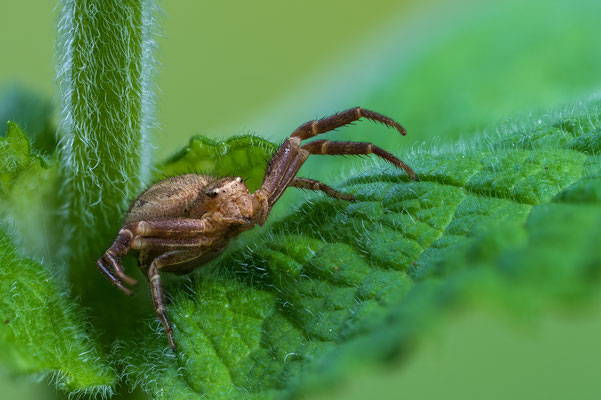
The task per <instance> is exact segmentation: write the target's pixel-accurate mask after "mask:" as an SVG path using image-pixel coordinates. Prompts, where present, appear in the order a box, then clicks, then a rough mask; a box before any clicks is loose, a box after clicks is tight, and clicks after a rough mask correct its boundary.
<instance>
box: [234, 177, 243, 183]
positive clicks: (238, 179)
mask: <svg viewBox="0 0 601 400" xmlns="http://www.w3.org/2000/svg"><path fill="white" fill-rule="evenodd" d="M236 182H238V183H242V182H244V179H242V178H240V177H238V178H236Z"/></svg>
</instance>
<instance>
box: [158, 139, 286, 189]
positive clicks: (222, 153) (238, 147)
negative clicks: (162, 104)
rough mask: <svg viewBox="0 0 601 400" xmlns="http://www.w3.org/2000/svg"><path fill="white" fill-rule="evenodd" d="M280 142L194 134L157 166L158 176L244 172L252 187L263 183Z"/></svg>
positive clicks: (227, 174) (249, 185) (236, 174)
mask: <svg viewBox="0 0 601 400" xmlns="http://www.w3.org/2000/svg"><path fill="white" fill-rule="evenodd" d="M276 149H277V146H276V145H275V144H273V143H271V142H269V141H267V140H265V139H262V138H260V137H257V136H253V135H240V136H233V137H231V138H229V139H227V140H224V141H216V140H212V139H209V138H207V137H204V136H194V137H192V138H191V139H190V143H189V144H188V146H186V147H184V148H183V149H182V150H181V151H180V152H179V153H177V154H176V155H175V156H173V157H171V158H170V159H169V160H167V161H166V162H165V163H162V164H160V165H159V166H158V167H157V170H158V173H157V176H158V177H161V178H164V177H166V176H175V175H183V174H186V173H190V172H194V173H208V174H212V175H215V176H242V177H243V178H244V179H245V182H246V184H247V186H248V187H249V189H250V190H251V191H254V190H256V189H258V188H259V186H261V181H262V180H263V175H264V173H265V167H266V166H267V162H268V161H269V158H270V157H271V155H272V154H273V153H274V152H275V150H276Z"/></svg>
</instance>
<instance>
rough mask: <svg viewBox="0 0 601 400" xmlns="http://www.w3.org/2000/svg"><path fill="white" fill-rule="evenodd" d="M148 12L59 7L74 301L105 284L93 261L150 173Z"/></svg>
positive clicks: (136, 1) (126, 3) (146, 8)
mask: <svg viewBox="0 0 601 400" xmlns="http://www.w3.org/2000/svg"><path fill="white" fill-rule="evenodd" d="M154 7H155V4H154V1H153V0H63V13H62V16H61V19H60V21H59V27H58V34H59V46H58V56H59V67H58V79H59V82H60V85H61V91H62V102H63V113H62V120H61V126H60V129H59V130H60V132H61V135H62V137H61V173H62V179H63V187H62V193H61V194H62V197H63V199H64V209H63V211H64V212H63V217H64V218H63V223H64V226H63V231H64V234H65V235H66V236H65V243H66V246H65V247H64V248H63V253H64V254H63V255H64V256H65V259H66V260H67V262H68V264H69V265H70V267H71V276H72V281H73V284H74V285H75V292H76V293H77V294H80V295H82V294H84V293H85V295H86V296H88V295H89V296H93V295H92V294H89V291H90V289H91V288H94V287H95V286H98V285H101V286H102V285H104V284H105V283H106V282H102V283H101V281H100V279H99V277H97V276H96V275H97V274H96V271H95V268H94V261H95V258H97V257H98V256H100V255H101V254H102V252H103V251H104V250H105V249H106V247H107V246H108V244H110V240H111V237H112V236H113V237H114V235H115V234H116V232H117V230H118V226H119V224H120V222H121V217H122V214H123V212H124V210H125V209H126V207H127V205H128V202H129V201H131V199H132V198H133V197H135V196H136V195H137V194H138V193H139V191H140V190H141V188H142V185H143V184H144V183H145V177H146V175H147V174H148V172H149V162H148V160H149V159H150V154H149V150H150V149H149V145H148V139H147V136H148V133H147V131H148V128H149V126H150V114H151V113H150V109H151V105H152V101H151V100H152V95H151V81H150V76H151V72H152V65H153V59H152V49H153V48H154V42H153V38H152V36H153V30H154V19H153V11H154ZM121 300H122V299H121ZM84 303H88V304H89V305H92V306H93V303H94V302H93V301H92V303H90V301H89V299H86V298H84Z"/></svg>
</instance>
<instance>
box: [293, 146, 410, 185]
mask: <svg viewBox="0 0 601 400" xmlns="http://www.w3.org/2000/svg"><path fill="white" fill-rule="evenodd" d="M301 149H302V150H306V151H308V152H309V153H310V154H323V155H336V156H338V155H361V154H375V155H376V156H378V157H380V158H383V159H384V160H386V161H388V162H389V163H391V164H392V165H394V166H395V167H398V168H402V169H404V170H405V172H406V173H407V175H409V178H411V180H414V181H417V175H415V172H413V170H412V169H411V168H409V166H408V165H407V164H405V163H404V162H402V161H401V160H399V159H398V158H397V157H395V156H393V155H392V154H390V153H389V152H387V151H386V150H384V149H382V148H380V147H378V146H376V145H374V144H371V143H367V142H332V141H330V140H315V141H313V142H311V143H307V144H306V145H304V146H303V147H302V148H301Z"/></svg>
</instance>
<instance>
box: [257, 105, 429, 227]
mask: <svg viewBox="0 0 601 400" xmlns="http://www.w3.org/2000/svg"><path fill="white" fill-rule="evenodd" d="M362 117H364V118H367V119H371V120H373V121H377V122H381V123H382V124H384V125H386V126H389V127H392V128H395V129H396V130H397V131H399V132H400V133H401V134H402V135H405V129H404V128H403V127H402V126H401V125H400V124H399V123H397V122H395V121H394V120H392V119H390V118H388V117H386V116H384V115H382V114H378V113H375V112H373V111H369V110H366V109H364V108H361V107H355V108H351V109H349V110H346V111H343V112H341V113H339V114H335V115H332V116H329V117H326V118H323V119H320V120H315V121H309V122H307V123H304V124H303V125H301V126H299V127H298V128H297V129H296V130H295V131H294V132H293V133H292V135H291V136H290V137H289V138H288V139H287V140H286V141H285V142H284V143H283V144H282V145H281V146H280V147H279V148H278V150H277V151H276V152H275V154H274V155H273V157H272V158H271V160H270V161H269V164H268V165H267V169H266V170H265V177H264V178H263V184H262V185H261V188H260V189H259V190H257V191H256V192H255V193H254V194H253V198H254V207H255V221H256V222H257V223H258V224H259V225H263V224H264V223H265V220H266V219H267V215H268V214H269V212H270V211H271V207H273V205H274V204H275V203H276V202H277V201H278V199H279V198H280V197H281V195H282V194H283V193H284V191H285V190H286V188H287V187H288V186H297V185H295V184H293V182H294V179H295V177H296V173H297V172H298V170H299V169H300V167H301V166H302V165H303V163H304V162H305V161H306V160H307V158H308V157H309V155H310V154H331V155H344V154H348V155H355V154H356V155H358V154H371V153H373V154H375V155H377V156H378V157H380V158H383V159H385V160H386V161H388V162H390V163H392V164H393V165H395V166H396V167H399V168H402V169H403V170H405V172H407V174H408V175H409V177H410V178H411V179H413V180H417V176H416V175H415V173H414V172H413V170H412V169H411V168H409V166H408V165H407V164H405V163H404V162H402V161H401V160H399V159H398V158H397V157H395V156H393V155H392V154H390V153H388V152H387V151H385V150H383V149H381V148H380V147H377V146H375V145H373V144H371V143H354V142H330V141H327V140H317V141H314V142H311V143H309V144H306V145H304V146H302V147H301V142H302V140H305V139H309V138H312V137H314V136H316V135H319V134H321V133H326V132H329V131H332V130H334V129H336V128H340V127H342V126H344V125H348V124H350V123H352V122H354V121H357V120H358V119H360V118H362ZM297 184H298V185H302V186H303V187H304V188H308V186H312V188H314V187H316V188H317V189H314V190H323V191H324V192H326V194H330V193H333V192H335V191H334V190H333V189H331V188H330V189H331V191H330V190H325V187H327V186H326V185H323V184H321V183H320V182H317V186H315V184H314V183H311V184H310V185H309V183H307V182H301V181H297ZM320 184H321V185H323V187H322V188H320V187H319V185H320ZM328 192H330V193H328ZM335 193H338V192H335ZM330 195H331V194H330ZM333 197H337V196H333ZM338 197H341V196H338Z"/></svg>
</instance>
